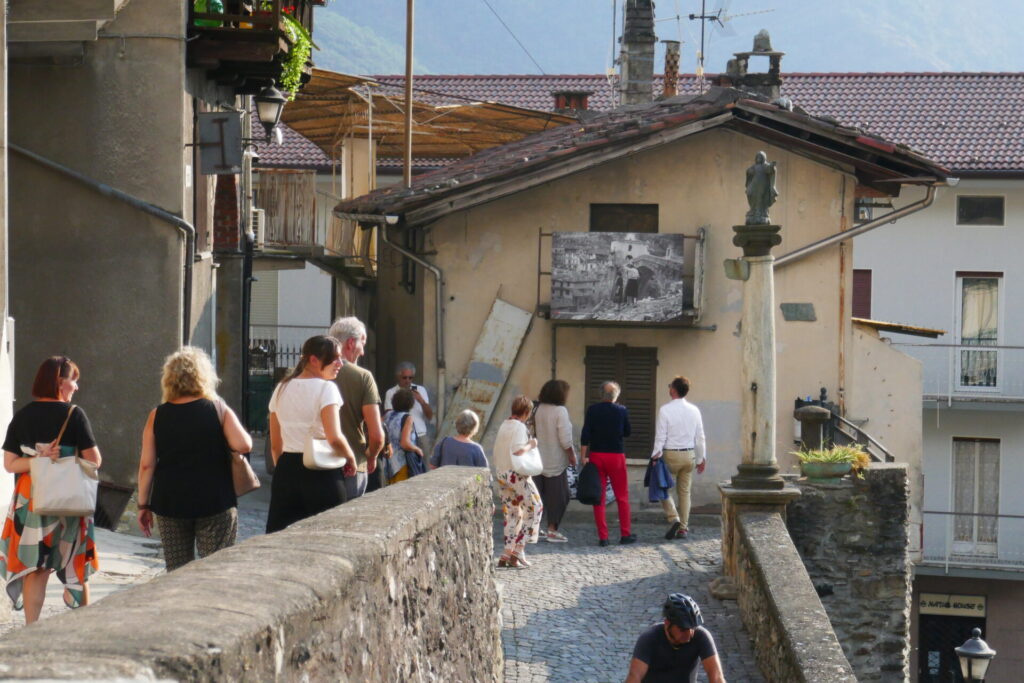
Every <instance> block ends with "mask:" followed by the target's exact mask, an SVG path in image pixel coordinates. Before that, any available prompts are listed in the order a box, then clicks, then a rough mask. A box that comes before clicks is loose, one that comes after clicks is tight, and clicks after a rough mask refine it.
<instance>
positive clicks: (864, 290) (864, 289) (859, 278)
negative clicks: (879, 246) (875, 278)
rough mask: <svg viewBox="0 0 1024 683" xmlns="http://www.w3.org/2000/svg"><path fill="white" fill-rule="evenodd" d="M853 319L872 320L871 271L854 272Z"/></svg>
mask: <svg viewBox="0 0 1024 683" xmlns="http://www.w3.org/2000/svg"><path fill="white" fill-rule="evenodd" d="M853 317H854V318H867V319H869V320H870V319H871V271H870V270H855V271H853Z"/></svg>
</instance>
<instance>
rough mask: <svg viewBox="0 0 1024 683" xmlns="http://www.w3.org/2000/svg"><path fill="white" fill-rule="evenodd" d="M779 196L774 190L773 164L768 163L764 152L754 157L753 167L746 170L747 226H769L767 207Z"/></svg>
mask: <svg viewBox="0 0 1024 683" xmlns="http://www.w3.org/2000/svg"><path fill="white" fill-rule="evenodd" d="M778 196H779V192H778V190H776V189H775V162H774V161H768V156H767V155H766V154H765V153H764V152H758V153H757V156H755V157H754V165H753V166H751V167H750V168H748V169H747V204H749V205H750V211H748V212H747V221H746V224H747V225H769V224H770V223H771V221H770V220H769V219H768V207H770V206H771V205H772V204H774V203H775V199H776V198H777V197H778Z"/></svg>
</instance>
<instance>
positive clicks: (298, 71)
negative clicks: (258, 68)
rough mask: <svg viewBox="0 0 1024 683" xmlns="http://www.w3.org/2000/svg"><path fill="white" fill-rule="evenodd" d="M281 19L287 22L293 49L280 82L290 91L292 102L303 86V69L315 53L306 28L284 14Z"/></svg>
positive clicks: (290, 16)
mask: <svg viewBox="0 0 1024 683" xmlns="http://www.w3.org/2000/svg"><path fill="white" fill-rule="evenodd" d="M281 18H282V19H284V20H285V21H284V28H285V30H286V31H287V32H288V37H289V39H290V40H291V43H292V48H291V50H289V51H288V56H287V57H285V59H284V62H283V64H282V65H281V67H282V68H281V78H280V82H281V87H282V88H284V89H285V90H286V91H288V101H289V102H291V101H292V100H294V99H295V93H297V92H298V91H299V86H301V85H302V69H303V68H304V67H305V66H306V62H307V61H308V60H309V55H310V54H311V53H312V51H313V38H312V36H310V35H309V31H307V30H306V27H305V26H303V25H302V24H301V23H300V22H299V20H298V19H296V18H295V17H293V16H292V15H290V14H283V15H281Z"/></svg>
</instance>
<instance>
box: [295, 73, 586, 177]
mask: <svg viewBox="0 0 1024 683" xmlns="http://www.w3.org/2000/svg"><path fill="white" fill-rule="evenodd" d="M404 114H405V97H404V95H403V94H402V88H401V86H391V85H383V84H381V83H378V82H376V81H374V80H373V79H371V78H366V77H362V76H352V75H348V74H341V73H335V72H332V71H325V70H324V69H313V77H312V78H311V79H310V81H309V83H307V84H306V86H305V87H304V88H303V89H302V90H301V91H300V92H299V93H298V94H297V95H296V97H295V100H293V101H292V102H289V103H288V104H287V105H286V106H285V108H284V114H283V116H282V118H281V120H282V121H283V122H284V123H286V124H287V125H288V126H290V127H291V128H292V129H293V130H295V131H296V132H298V133H300V134H301V135H303V136H305V137H306V138H308V139H309V140H310V141H312V142H313V143H314V144H316V145H317V146H318V147H320V148H321V149H322V150H324V152H325V153H326V154H327V155H328V156H330V157H331V158H332V159H336V158H338V157H339V154H340V151H339V150H340V147H341V145H342V143H343V142H344V141H345V139H346V138H348V137H356V138H365V137H372V138H373V139H374V140H375V141H376V142H377V151H376V154H377V157H378V158H387V157H399V158H401V157H402V156H403V155H404V146H403V136H404V129H403V127H404ZM573 121H575V119H574V118H572V117H569V116H565V115H562V114H556V113H552V112H543V111H536V110H533V109H523V108H521V107H513V106H509V105H504V104H499V103H496V102H469V101H465V100H459V99H458V98H455V97H449V96H444V95H438V94H435V93H420V94H417V95H416V99H414V100H413V131H412V135H413V142H412V145H413V147H412V152H413V157H416V158H435V159H436V158H461V157H466V156H469V155H471V154H475V153H477V152H480V151H482V150H485V149H488V148H490V147H496V146H498V145H503V144H505V143H508V142H514V141H516V140H520V139H522V138H524V137H526V136H528V135H532V134H533V133H536V132H539V131H542V130H547V129H548V128H554V127H556V126H561V125H564V124H567V123H572V122H573Z"/></svg>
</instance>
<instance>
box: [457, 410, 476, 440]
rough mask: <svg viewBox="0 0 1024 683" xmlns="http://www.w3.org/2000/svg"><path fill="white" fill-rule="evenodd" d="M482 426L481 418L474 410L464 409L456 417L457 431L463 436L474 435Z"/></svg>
mask: <svg viewBox="0 0 1024 683" xmlns="http://www.w3.org/2000/svg"><path fill="white" fill-rule="evenodd" d="M479 428H480V418H479V417H478V416H477V414H476V413H474V412H473V411H472V410H463V411H462V412H461V413H459V416H458V417H457V418H455V431H457V432H458V433H459V434H461V435H462V436H473V435H474V434H476V430H478V429H479Z"/></svg>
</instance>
